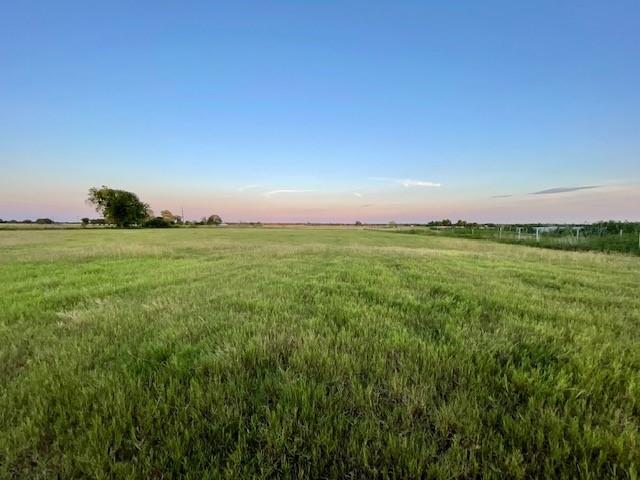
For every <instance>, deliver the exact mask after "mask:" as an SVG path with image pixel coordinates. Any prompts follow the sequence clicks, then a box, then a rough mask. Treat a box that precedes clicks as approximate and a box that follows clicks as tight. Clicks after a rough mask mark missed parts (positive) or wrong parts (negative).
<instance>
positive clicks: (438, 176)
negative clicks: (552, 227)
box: [0, 1, 640, 222]
mask: <svg viewBox="0 0 640 480" xmlns="http://www.w3.org/2000/svg"><path fill="white" fill-rule="evenodd" d="M0 72H1V74H0V218H23V217H36V216H50V217H53V218H56V219H59V220H72V219H77V218H79V217H80V216H84V215H90V216H91V210H90V209H89V207H87V206H86V205H85V204H84V198H85V196H86V191H87V189H88V188H89V187H91V186H94V185H102V184H106V185H109V186H112V187H117V188H125V189H130V190H133V191H135V192H136V193H138V194H139V195H140V196H141V197H142V198H143V199H144V200H147V201H149V202H150V203H151V205H152V207H153V208H154V209H155V210H156V211H159V210H160V209H164V208H169V209H171V210H174V211H179V209H180V207H183V208H184V209H185V214H186V216H187V217H191V218H196V217H199V216H202V215H205V214H209V213H219V214H220V215H222V217H223V218H225V219H228V220H263V221H270V220H275V221H286V220H291V221H355V220H356V219H360V220H365V221H388V220H392V219H393V220H396V221H409V222H411V221H426V220H429V219H433V218H439V217H444V216H446V217H452V218H466V219H470V220H480V221H491V220H493V221H583V220H597V219H601V218H620V219H624V218H627V219H640V212H639V210H640V209H639V208H638V206H639V205H640V89H639V88H638V85H640V2H638V1H620V2H595V1H594V2H584V1H582V2H557V1H553V2H551V1H550V2H512V1H509V2H507V1H504V2H491V1H489V2H472V1H469V2H464V1H461V2H437V3H436V2H266V1H265V2H115V1H114V2H79V1H78V2H65V1H60V2H30V1H21V2H5V4H4V5H3V6H2V12H1V14H0ZM584 186H594V187H596V188H589V189H584V188H583V189H574V188H576V187H584ZM534 192H545V193H541V194H535V195H532V193H534Z"/></svg>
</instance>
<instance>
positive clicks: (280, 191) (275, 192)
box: [264, 189, 317, 198]
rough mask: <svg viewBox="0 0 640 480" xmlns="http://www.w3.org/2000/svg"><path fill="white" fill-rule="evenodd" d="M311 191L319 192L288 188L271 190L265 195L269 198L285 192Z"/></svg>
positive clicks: (308, 191)
mask: <svg viewBox="0 0 640 480" xmlns="http://www.w3.org/2000/svg"><path fill="white" fill-rule="evenodd" d="M310 192H317V190H288V189H287V190H271V191H270V192H266V193H265V194H264V196H265V197H267V198H269V197H272V196H274V195H280V194H283V193H310Z"/></svg>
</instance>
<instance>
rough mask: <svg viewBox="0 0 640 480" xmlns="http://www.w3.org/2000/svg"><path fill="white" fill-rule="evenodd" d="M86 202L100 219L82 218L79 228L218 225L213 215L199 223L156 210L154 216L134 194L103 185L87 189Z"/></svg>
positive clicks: (217, 220)
mask: <svg viewBox="0 0 640 480" xmlns="http://www.w3.org/2000/svg"><path fill="white" fill-rule="evenodd" d="M87 203H88V204H90V205H93V206H94V207H95V209H96V211H97V212H98V213H99V214H101V215H102V217H103V218H102V219H96V220H90V219H89V218H87V217H85V218H83V219H82V225H83V226H87V225H90V224H91V225H115V226H116V227H119V228H128V227H147V228H168V227H171V226H174V225H220V224H222V218H221V217H220V216H219V215H216V214H213V215H209V216H208V217H203V218H202V219H201V220H200V221H199V222H189V221H185V220H184V219H183V218H182V217H181V216H180V215H174V214H173V213H171V211H170V210H162V211H160V215H159V216H156V215H154V213H153V211H152V210H151V208H150V207H149V205H148V204H147V203H144V202H142V201H141V200H140V199H139V198H138V196H137V195H136V194H135V193H132V192H127V191H126V190H117V189H113V188H109V187H107V186H105V185H103V186H102V187H100V188H96V187H93V188H90V189H89V195H88V197H87Z"/></svg>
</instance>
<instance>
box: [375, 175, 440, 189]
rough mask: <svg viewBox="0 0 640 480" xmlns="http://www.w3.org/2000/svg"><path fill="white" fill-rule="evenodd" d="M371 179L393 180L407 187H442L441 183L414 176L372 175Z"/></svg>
mask: <svg viewBox="0 0 640 480" xmlns="http://www.w3.org/2000/svg"><path fill="white" fill-rule="evenodd" d="M370 180H379V181H383V182H392V183H397V184H399V185H402V186H403V187H405V188H412V187H435V188H437V187H441V186H442V184H441V183H437V182H429V181H426V180H415V179H413V178H389V177H370Z"/></svg>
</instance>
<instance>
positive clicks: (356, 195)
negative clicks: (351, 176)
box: [353, 192, 363, 198]
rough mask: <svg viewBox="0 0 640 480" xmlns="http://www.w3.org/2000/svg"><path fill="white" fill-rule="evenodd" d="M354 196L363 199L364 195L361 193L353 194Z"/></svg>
mask: <svg viewBox="0 0 640 480" xmlns="http://www.w3.org/2000/svg"><path fill="white" fill-rule="evenodd" d="M353 195H354V196H355V197H358V198H362V197H363V195H362V194H361V193H358V192H353Z"/></svg>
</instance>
